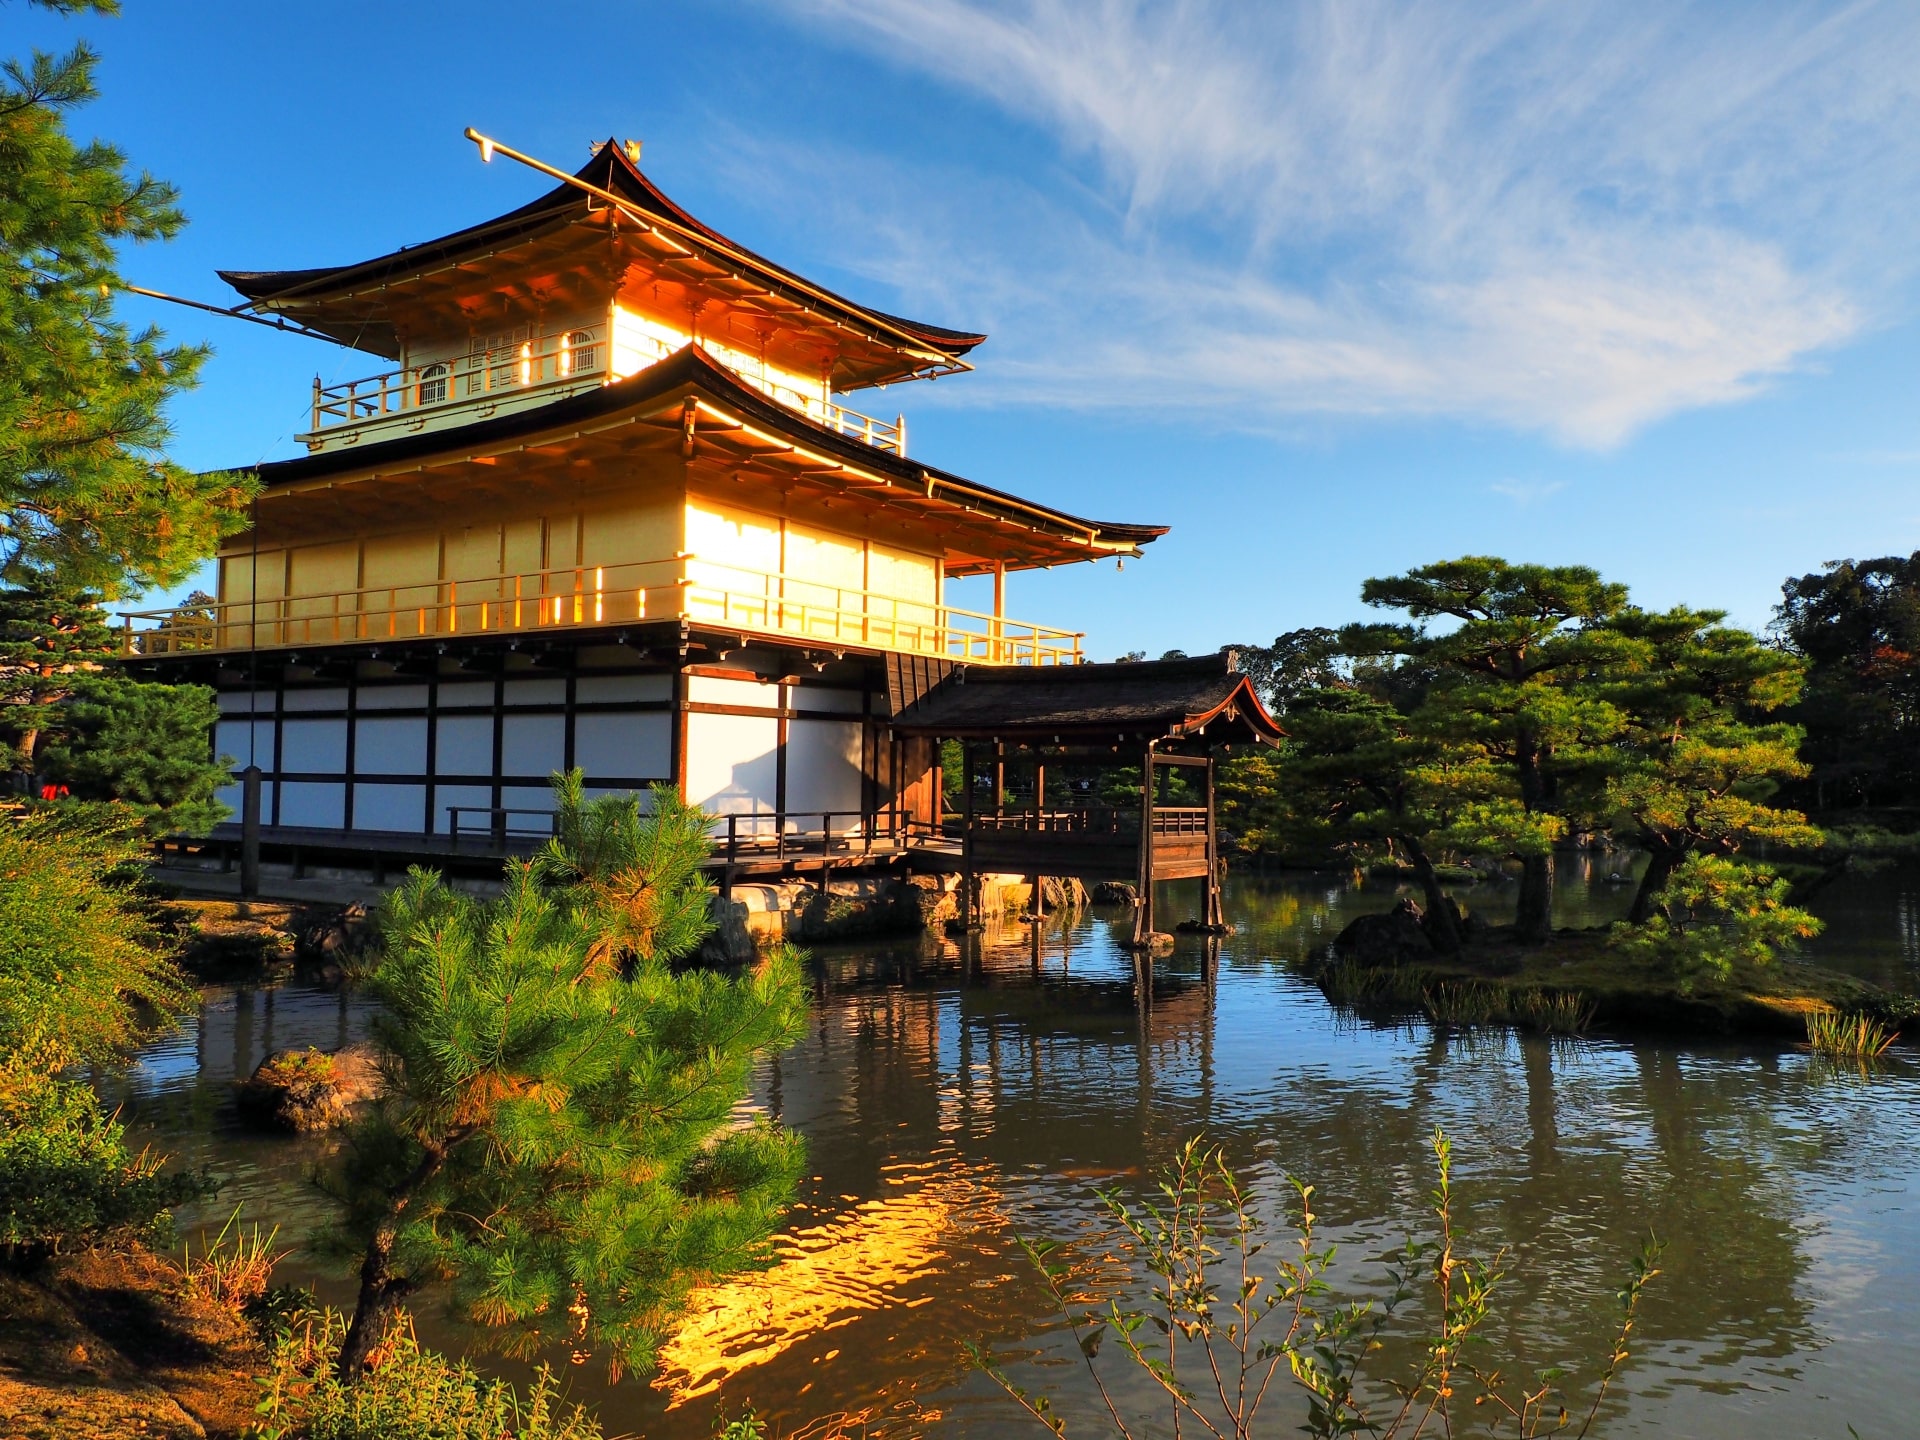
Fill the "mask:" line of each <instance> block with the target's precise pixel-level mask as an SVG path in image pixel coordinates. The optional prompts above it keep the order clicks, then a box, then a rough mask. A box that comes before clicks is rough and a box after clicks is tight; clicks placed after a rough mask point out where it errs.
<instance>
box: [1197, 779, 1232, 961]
mask: <svg viewBox="0 0 1920 1440" xmlns="http://www.w3.org/2000/svg"><path fill="white" fill-rule="evenodd" d="M1206 895H1207V902H1206V910H1205V914H1204V917H1203V919H1202V923H1203V924H1204V925H1205V926H1206V927H1207V929H1209V930H1212V931H1216V932H1217V931H1219V930H1221V929H1224V928H1225V926H1226V915H1225V913H1224V911H1223V910H1222V908H1221V904H1220V835H1219V830H1218V827H1217V822H1216V821H1215V819H1214V814H1213V757H1212V756H1211V755H1209V756H1208V757H1207V890H1206Z"/></svg>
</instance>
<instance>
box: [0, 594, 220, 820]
mask: <svg viewBox="0 0 1920 1440" xmlns="http://www.w3.org/2000/svg"><path fill="white" fill-rule="evenodd" d="M116 653H117V652H116V647H115V645H114V637H113V633H112V631H111V630H109V629H108V627H107V617H106V614H105V613H104V612H103V611H102V610H101V609H100V607H99V606H98V605H97V604H96V603H95V601H94V597H93V596H91V595H88V594H86V593H84V592H81V593H59V592H49V591H44V590H0V761H3V762H4V765H5V768H7V769H11V770H14V771H17V772H24V773H26V774H27V775H28V776H29V777H30V778H29V789H30V790H31V791H36V792H37V791H39V790H40V789H42V788H43V787H49V788H50V787H65V789H66V790H67V792H68V793H69V794H71V795H72V796H73V797H74V798H76V799H85V800H113V801H120V802H122V803H124V804H126V805H129V806H131V807H132V808H133V809H134V810H135V811H136V812H138V814H139V816H140V817H141V818H142V819H143V820H144V822H145V825H146V829H147V832H148V833H149V834H153V835H171V834H188V835H204V834H206V833H207V831H209V830H211V829H212V828H213V827H214V826H215V825H216V824H218V823H219V822H220V821H221V820H222V819H223V818H224V817H225V815H226V813H227V811H226V807H225V806H223V805H221V804H220V803H219V802H218V801H216V800H215V799H214V798H213V796H214V792H215V791H216V790H217V789H219V787H220V786H222V785H224V784H226V783H227V781H228V778H229V770H230V768H231V765H232V762H231V761H230V760H223V759H221V758H219V757H216V756H214V755H213V754H212V753H211V746H210V745H209V743H208V737H209V736H210V735H211V734H212V732H213V726H214V723H215V721H216V720H217V719H218V718H219V716H218V713H217V711H216V709H215V706H214V698H213V692H212V691H211V690H209V689H207V688H206V687H204V686H200V685H161V684H157V683H154V682H150V681H140V680H135V679H134V678H133V677H132V676H130V675H128V674H127V673H126V671H124V670H123V669H121V668H120V667H119V665H118V664H117V663H116V662H115V659H114V656H115V654H116Z"/></svg>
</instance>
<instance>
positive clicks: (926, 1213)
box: [653, 1151, 1012, 1419]
mask: <svg viewBox="0 0 1920 1440" xmlns="http://www.w3.org/2000/svg"><path fill="white" fill-rule="evenodd" d="M997 1179H998V1177H997V1175H996V1174H995V1173H994V1172H993V1170H992V1168H991V1167H988V1166H983V1165H971V1166H970V1165H967V1164H965V1163H964V1162H962V1161H961V1160H960V1158H959V1156H958V1154H957V1153H954V1152H951V1151H948V1152H947V1153H944V1154H935V1155H933V1156H930V1157H928V1158H926V1159H924V1160H920V1161H915V1162H911V1163H900V1164H895V1165H891V1166H888V1167H887V1168H886V1169H885V1170H883V1171H882V1173H881V1193H880V1194H879V1195H878V1196H877V1197H875V1198H874V1199H871V1200H867V1201H864V1202H862V1203H859V1204H857V1205H855V1206H854V1207H853V1208H852V1209H850V1210H847V1211H843V1212H841V1213H839V1214H836V1215H834V1216H833V1217H832V1218H831V1219H828V1220H824V1221H822V1222H821V1223H819V1224H815V1225H801V1226H795V1227H792V1228H790V1229H788V1230H787V1231H785V1232H784V1233H782V1234H781V1235H780V1236H779V1238H778V1240H777V1242H776V1245H777V1253H778V1255H779V1260H778V1262H777V1263H776V1264H775V1265H774V1267H773V1268H772V1269H770V1270H766V1271H762V1272H760V1273H758V1274H754V1275H749V1276H746V1277H743V1278H741V1279H738V1280H735V1281H731V1282H729V1283H727V1284H724V1285H717V1286H712V1287H709V1288H706V1289H703V1290H700V1291H696V1292H695V1294H694V1296H693V1297H692V1299H691V1300H690V1302H689V1310H690V1318H689V1319H688V1320H687V1321H686V1322H685V1324H684V1325H683V1326H682V1328H681V1329H680V1331H679V1333H678V1334H677V1335H676V1336H675V1337H674V1339H673V1341H672V1343H671V1344H669V1345H668V1346H667V1347H666V1348H665V1349H664V1350H663V1351H662V1352H661V1366H660V1372H659V1374H658V1375H657V1376H656V1377H655V1379H654V1381H653V1384H654V1387H655V1388H656V1389H659V1390H664V1391H666V1392H668V1393H669V1395H670V1396H671V1398H670V1400H669V1401H668V1405H667V1408H668V1409H670V1410H671V1409H676V1408H678V1407H679V1406H681V1405H684V1404H686V1403H687V1402H688V1401H690V1400H696V1399H699V1398H700V1397H702V1396H707V1395H712V1394H714V1393H715V1392H716V1391H718V1390H719V1389H720V1387H721V1386H722V1385H729V1391H728V1393H729V1394H735V1393H750V1392H751V1389H752V1379H751V1377H750V1376H749V1375H748V1372H759V1373H761V1374H768V1373H769V1372H770V1371H772V1370H774V1369H781V1370H789V1369H791V1368H792V1367H795V1366H822V1365H827V1364H830V1363H831V1362H832V1361H833V1360H834V1359H835V1358H836V1357H837V1356H839V1354H840V1353H841V1351H842V1350H846V1349H851V1350H853V1351H854V1352H855V1353H856V1354H858V1356H859V1357H860V1363H861V1364H862V1366H863V1367H871V1368H872V1369H874V1370H877V1371H886V1370H890V1369H891V1370H894V1371H896V1373H897V1375H898V1377H899V1379H900V1380H901V1381H902V1382H903V1383H904V1384H905V1385H906V1387H907V1389H908V1390H910V1389H911V1381H912V1377H913V1376H915V1375H916V1374H919V1375H924V1373H925V1366H926V1363H927V1362H928V1361H929V1360H930V1359H932V1360H934V1363H936V1364H938V1363H939V1360H938V1359H937V1358H936V1357H933V1356H931V1355H930V1354H929V1353H928V1352H929V1351H930V1350H931V1349H932V1348H934V1347H933V1345H932V1344H931V1343H930V1338H929V1336H928V1334H927V1331H928V1330H929V1328H930V1327H927V1326H925V1325H912V1326H904V1325H903V1324H902V1321H903V1320H904V1319H905V1316H904V1315H903V1314H902V1312H906V1311H912V1310H915V1309H918V1308H920V1307H922V1306H925V1305H929V1304H932V1303H933V1302H934V1301H936V1300H940V1299H942V1298H946V1299H948V1300H949V1301H950V1300H951V1292H952V1289H953V1285H954V1280H955V1272H956V1270H971V1271H980V1272H983V1273H981V1274H979V1275H976V1276H974V1277H973V1282H972V1283H973V1287H974V1288H976V1289H979V1290H981V1291H983V1292H990V1291H991V1289H992V1288H993V1287H994V1286H995V1285H997V1284H999V1283H1002V1282H1004V1281H1006V1280H1008V1279H1010V1278H1012V1277H1011V1275H1010V1274H1008V1273H1006V1272H1007V1269H1008V1267H1007V1266H1006V1265H1005V1263H1004V1255H1003V1249H1004V1247H1003V1245H1002V1244H1001V1243H1000V1242H999V1240H998V1238H997V1237H998V1236H999V1234H1000V1233H1001V1232H1002V1231H1003V1230H1004V1229H1005V1226H1006V1215H1005V1211H1004V1208H1003V1204H1002V1199H1001V1194H1000V1190H999V1187H998V1184H997ZM987 1272H991V1273H987ZM963 1283H964V1282H963ZM943 1328H944V1327H942V1326H939V1325H935V1326H933V1327H931V1329H933V1330H935V1331H938V1330H941V1329H943ZM903 1329H910V1330H911V1332H912V1333H911V1334H904V1335H903V1334H902V1333H901V1331H902V1330H903ZM956 1339H957V1337H956ZM903 1342H904V1348H903ZM955 1348H956V1349H957V1346H956V1347H955ZM735 1377H746V1378H745V1380H744V1383H743V1384H742V1385H740V1386H734V1385H731V1384H729V1382H732V1381H734V1379H735ZM875 1378H876V1379H877V1378H879V1377H878V1376H876V1377H875ZM778 1388H780V1389H787V1388H788V1387H787V1386H785V1385H781V1386H779V1387H778ZM811 1388H812V1382H811V1380H808V1381H807V1382H805V1383H803V1384H800V1385H797V1386H794V1387H792V1392H797V1393H799V1394H804V1393H806V1391H807V1390H809V1389H811ZM888 1388H889V1387H887V1386H886V1385H884V1384H882V1385H881V1386H879V1387H877V1389H876V1392H875V1399H876V1401H879V1400H882V1399H884V1398H885V1396H884V1392H885V1391H886V1390H887V1389H888ZM920 1418H922V1419H931V1418H933V1416H932V1415H930V1414H929V1413H927V1412H925V1411H922V1412H921V1415H920Z"/></svg>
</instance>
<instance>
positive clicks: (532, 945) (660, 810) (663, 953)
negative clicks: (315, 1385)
mask: <svg viewBox="0 0 1920 1440" xmlns="http://www.w3.org/2000/svg"><path fill="white" fill-rule="evenodd" d="M555 790H556V795H557V798H558V801H559V823H558V826H557V835H556V839H555V841H554V842H553V844H552V845H551V846H549V847H548V849H547V850H546V851H544V852H543V853H542V854H541V855H540V856H539V857H537V858H536V859H535V860H534V861H531V862H529V863H526V864H522V865H516V866H515V867H513V869H512V870H511V871H510V872H509V874H508V877H507V882H506V887H505V892H504V894H503V895H502V896H501V898H500V899H499V900H497V901H495V902H492V903H482V902H480V901H477V900H475V899H473V898H472V897H471V896H468V895H465V894H463V893H461V892H459V891H456V890H453V889H451V888H450V887H449V886H447V885H446V884H445V883H444V882H443V881H442V880H441V879H440V878H439V877H438V876H437V875H434V874H431V873H428V872H425V871H416V872H414V874H413V875H412V877H411V878H410V879H409V881H408V883H407V884H406V885H404V886H402V887H401V888H400V889H399V890H397V891H395V892H394V893H393V894H392V895H391V896H390V897H389V899H388V901H387V903H386V906H385V907H384V909H383V911H382V914H381V929H382V934H383V937H384V947H385V948H384V955H383V958H382V959H381V961H380V963H379V966H378V968H377V969H376V971H375V972H374V976H373V980H372V988H373V990H374V992H375V993H376V994H377V995H378V996H379V997H380V999H381V1000H382V1002H383V1003H384V1007H385V1009H384V1013H383V1015H382V1017H381V1019H380V1021H379V1022H378V1025H377V1028H376V1031H375V1041H376V1043H377V1044H378V1046H379V1047H380V1050H381V1052H382V1065H383V1070H384V1072H385V1073H386V1075H387V1076H388V1077H389V1083H390V1088H389V1091H388V1093H387V1094H386V1095H385V1096H383V1098H382V1099H381V1100H380V1101H379V1102H378V1103H377V1105H376V1106H375V1108H374V1110H373V1112H372V1113H371V1114H370V1115H369V1116H368V1117H367V1118H366V1119H365V1120H364V1121H363V1122H361V1123H360V1124H358V1125H357V1126H356V1127H355V1128H354V1130H353V1131H352V1132H351V1135H350V1143H349V1146H348V1150H347V1155H346V1158H345V1160H344V1162H343V1163H342V1165H341V1167H340V1168H339V1169H338V1170H337V1172H336V1173H335V1174H334V1176H333V1177H332V1180H331V1182H330V1184H331V1187H332V1188H333V1190H334V1191H335V1193H336V1194H337V1195H338V1196H339V1198H340V1199H341V1200H342V1202H343V1203H344V1205H345V1216H344V1219H343V1222H342V1224H341V1227H340V1232H339V1235H338V1236H337V1237H336V1239H337V1241H338V1242H340V1243H341V1248H344V1249H345V1250H346V1251H347V1252H349V1253H353V1254H357V1255H358V1256H359V1257H360V1258H361V1262H362V1268H361V1288H360V1298H359V1302H358V1308H357V1309H356V1312H355V1316H354V1320H353V1325H352V1327H351V1329H350V1331H349V1333H348V1336H347V1338H346V1340H345V1341H344V1343H343V1345H342V1349H341V1354H340V1359H339V1368H340V1371H341V1374H342V1375H343V1376H347V1377H351V1376H352V1375H354V1374H356V1373H358V1372H359V1371H360V1370H362V1369H364V1368H366V1366H367V1365H368V1363H369V1361H370V1359H371V1357H373V1356H374V1355H375V1354H376V1353H377V1351H378V1348H379V1346H380V1344H381V1342H382V1340H383V1339H384V1337H386V1336H387V1335H388V1334H389V1333H390V1330H391V1326H392V1321H393V1317H394V1315H395V1314H396V1313H397V1310H398V1307H399V1306H400V1304H401V1303H402V1302H403V1300H404V1299H405V1298H406V1297H407V1296H409V1295H411V1294H414V1293H416V1292H417V1291H419V1290H421V1289H422V1288H423V1287H426V1286H429V1285H436V1284H441V1283H445V1284H447V1285H448V1286H449V1290H450V1298H451V1302H452V1305H453V1308H454V1309H455V1311H456V1312H457V1313H458V1314H460V1315H461V1316H463V1317H464V1318H466V1319H467V1320H470V1321H472V1322H474V1323H475V1324H478V1325H480V1326H483V1327H485V1328H486V1330H487V1331H488V1332H489V1335H490V1338H491V1339H492V1340H493V1341H494V1342H495V1343H496V1344H497V1345H498V1346H499V1347H500V1348H502V1349H503V1350H505V1351H507V1352H508V1353H512V1354H518V1355H530V1354H533V1353H535V1352H537V1351H538V1350H539V1349H541V1348H542V1347H544V1346H548V1345H553V1344H557V1343H566V1344H569V1345H571V1346H572V1347H573V1348H574V1349H576V1350H592V1349H598V1350H601V1351H604V1352H606V1353H607V1354H608V1355H609V1356H610V1360H611V1364H612V1366H613V1368H614V1369H615V1370H616V1371H618V1370H619V1369H621V1368H624V1367H632V1366H643V1365H645V1364H647V1363H649V1361H650V1360H651V1357H652V1354H653V1351H654V1347H655V1345H656V1343H657V1341H658V1338H659V1335H660V1333H661V1329H662V1326H663V1325H664V1323H665V1321H666V1318H667V1317H668V1316H669V1315H670V1313H671V1310H672V1307H673V1306H674V1304H675V1303H676V1302H677V1301H679V1300H680V1299H681V1298H682V1297H683V1296H684V1295H685V1294H686V1292H687V1290H688V1289H689V1287H690V1286H691V1285H692V1284H694V1283H695V1282H696V1281H699V1280H703V1279H707V1278H711V1277H713V1276H718V1275H724V1274H727V1273H730V1272H733V1271H736V1270H739V1269H741V1268H743V1267H747V1266H752V1265H754V1264H757V1263H760V1262H761V1261H762V1259H763V1258H764V1257H765V1254H766V1252H765V1248H764V1246H765V1242H766V1240H767V1238H768V1237H769V1235H770V1234H771V1231H772V1228H773V1226H774V1224H775V1223H776V1221H777V1219H778V1217H779V1215H780V1213H781V1210H782V1207H783V1206H784V1205H785V1203H786V1202H787V1200H788V1198H789V1197H790V1195H791V1193H792V1187H793V1185H794V1183H795V1181H796V1179H797V1177H798V1173H799V1165H800V1162H801V1152H800V1142H799V1140H798V1138H797V1137H796V1136H794V1135H792V1134H791V1133H789V1132H786V1131H783V1130H779V1129H776V1128H774V1127H772V1126H770V1125H767V1124H765V1123H758V1122H756V1123H750V1124H736V1123H734V1122H735V1107H736V1106H737V1105H738V1103H739V1102H740V1100H741V1098H742V1096H743V1095H744V1094H745V1091H746V1085H747V1080H748V1078H749V1075H750V1072H751V1070H752V1067H753V1065H754V1063H755V1062H756V1060H757V1058H758V1057H759V1056H761V1055H762V1054H764V1053H766V1052H768V1051H770V1050H775V1049H779V1048H781V1047H783V1046H785V1045H787V1044H789V1043H791V1042H792V1041H793V1040H794V1039H795V1038H797V1036H798V1034H799V1030H800V1026H801V1023H802V1020H803V1016H804V1008H805V1002H804V991H803V988H802V985H801V983H800V976H799V969H798V963H797V959H796V957H795V956H794V955H793V954H791V953H790V952H785V951H781V952H777V953H775V954H773V955H771V956H769V957H768V958H766V959H765V960H764V961H762V963H760V964H759V965H758V966H756V967H755V968H754V969H752V970H751V971H750V972H748V973H745V974H740V975H723V974H718V973H713V972H709V971H704V970H687V971H676V969H675V962H677V961H680V960H683V959H684V958H685V957H686V956H687V955H689V954H690V953H691V951H692V950H693V948H694V947H695V946H696V945H698V943H699V941H700V939H701V938H702V937H703V935H704V934H705V932H706V929H707V921H706V918H705V915H706V904H707V897H708V894H709V891H708V889H707V887H706V885H705V883H704V881H703V880H702V879H701V875H700V871H699V868H698V867H699V862H700V860H701V858H702V857H703V856H704V855H705V853H706V850H707V836H706V830H707V824H708V819H707V817H706V816H704V815H703V814H702V813H701V812H700V811H699V810H697V809H696V808H694V807H691V806H688V805H687V804H685V802H683V801H682V800H681V799H680V798H679V796H678V794H677V793H676V792H675V791H673V790H671V789H668V788H664V787H663V788H657V789H656V790H654V792H653V793H652V795H651V797H650V803H649V808H648V811H647V812H646V813H642V812H641V810H640V808H639V807H638V805H637V804H636V803H635V802H634V800H633V799H632V797H607V798H603V799H596V800H591V801H587V800H583V799H582V797H581V791H580V781H579V776H578V775H577V774H576V775H574V776H572V777H570V778H568V779H566V780H556V783H555Z"/></svg>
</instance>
